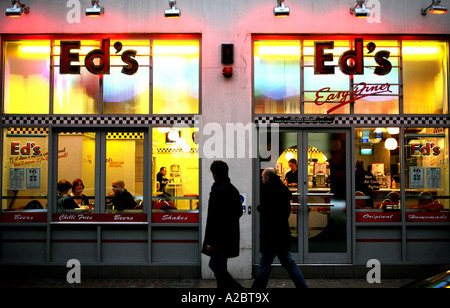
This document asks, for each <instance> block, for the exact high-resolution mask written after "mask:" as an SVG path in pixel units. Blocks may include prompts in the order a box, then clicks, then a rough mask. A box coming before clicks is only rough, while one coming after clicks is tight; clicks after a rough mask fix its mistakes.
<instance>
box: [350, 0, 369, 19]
mask: <svg viewBox="0 0 450 308" xmlns="http://www.w3.org/2000/svg"><path fill="white" fill-rule="evenodd" d="M364 2H366V1H365V0H356V6H355V7H354V8H350V14H352V15H354V16H355V17H357V18H367V17H369V16H370V9H368V8H366V6H365V5H364Z"/></svg>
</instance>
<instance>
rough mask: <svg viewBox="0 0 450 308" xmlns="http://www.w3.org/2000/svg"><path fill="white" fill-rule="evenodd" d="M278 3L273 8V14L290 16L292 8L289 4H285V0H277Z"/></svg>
mask: <svg viewBox="0 0 450 308" xmlns="http://www.w3.org/2000/svg"><path fill="white" fill-rule="evenodd" d="M277 4H278V5H277V6H275V7H274V8H273V14H274V15H275V16H277V17H285V16H289V13H290V10H289V7H288V6H284V0H277Z"/></svg>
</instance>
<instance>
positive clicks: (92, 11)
mask: <svg viewBox="0 0 450 308" xmlns="http://www.w3.org/2000/svg"><path fill="white" fill-rule="evenodd" d="M91 5H92V7H88V8H87V9H86V16H90V17H97V16H100V15H102V14H103V13H104V12H105V8H103V7H101V6H100V4H98V0H92V1H91Z"/></svg>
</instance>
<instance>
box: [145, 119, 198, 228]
mask: <svg viewBox="0 0 450 308" xmlns="http://www.w3.org/2000/svg"><path fill="white" fill-rule="evenodd" d="M152 140H153V150H152V183H153V186H152V221H153V222H154V223H198V209H199V152H198V149H199V147H198V144H199V135H198V130H197V129H196V128H168V127H158V128H153V133H152Z"/></svg>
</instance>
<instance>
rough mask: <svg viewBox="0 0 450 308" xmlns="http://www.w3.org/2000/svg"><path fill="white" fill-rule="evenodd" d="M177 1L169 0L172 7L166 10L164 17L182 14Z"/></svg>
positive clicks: (175, 16) (176, 16)
mask: <svg viewBox="0 0 450 308" xmlns="http://www.w3.org/2000/svg"><path fill="white" fill-rule="evenodd" d="M176 4H177V1H176V0H169V6H170V9H168V10H164V17H167V18H178V17H180V16H181V10H180V9H177V8H176V6H175V5H176Z"/></svg>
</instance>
